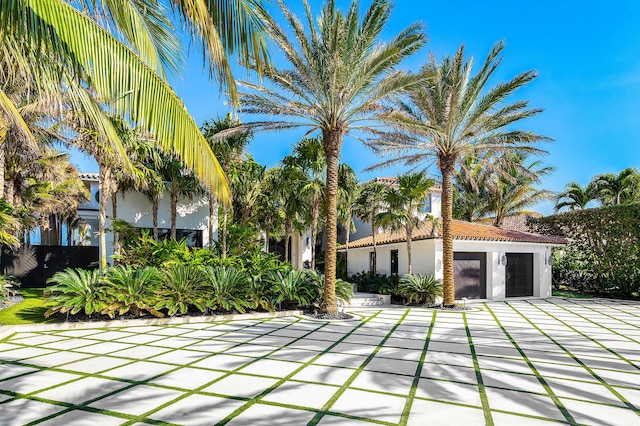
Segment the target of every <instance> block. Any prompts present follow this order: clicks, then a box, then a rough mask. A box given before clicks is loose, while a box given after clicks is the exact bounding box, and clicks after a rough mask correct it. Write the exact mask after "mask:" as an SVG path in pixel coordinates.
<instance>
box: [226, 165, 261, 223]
mask: <svg viewBox="0 0 640 426" xmlns="http://www.w3.org/2000/svg"><path fill="white" fill-rule="evenodd" d="M266 169H267V168H266V167H265V166H262V165H260V164H259V163H258V162H257V161H255V160H254V159H253V157H252V156H250V155H249V154H246V158H245V160H244V161H242V162H241V163H239V164H234V165H233V166H232V167H231V171H230V173H229V181H230V183H231V193H232V194H233V221H234V222H235V223H237V224H238V225H239V226H241V227H243V226H246V225H247V223H248V222H249V221H250V220H251V219H252V215H253V214H254V213H255V212H254V206H255V205H256V203H257V202H258V199H259V198H260V195H261V193H262V183H263V179H264V175H265V172H266Z"/></svg>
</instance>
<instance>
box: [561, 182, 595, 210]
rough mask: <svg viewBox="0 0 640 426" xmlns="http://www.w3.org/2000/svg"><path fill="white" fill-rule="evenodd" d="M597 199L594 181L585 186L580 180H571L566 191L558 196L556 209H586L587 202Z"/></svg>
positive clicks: (566, 186)
mask: <svg viewBox="0 0 640 426" xmlns="http://www.w3.org/2000/svg"><path fill="white" fill-rule="evenodd" d="M595 199H596V193H595V187H594V185H593V183H592V182H589V183H588V184H587V185H586V186H585V187H584V188H583V187H582V186H581V185H580V184H579V183H578V182H569V183H568V184H566V185H565V187H564V191H562V192H561V193H559V194H558V195H557V196H556V205H555V211H556V212H558V211H560V210H562V209H563V208H565V207H568V208H569V210H571V211H573V210H584V209H586V208H587V204H589V203H590V202H591V201H593V200H595Z"/></svg>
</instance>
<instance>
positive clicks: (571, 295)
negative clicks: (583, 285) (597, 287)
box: [552, 290, 593, 299]
mask: <svg viewBox="0 0 640 426" xmlns="http://www.w3.org/2000/svg"><path fill="white" fill-rule="evenodd" d="M552 295H553V296H558V297H566V298H568V299H589V298H592V297H593V296H590V295H588V294H584V293H578V292H577V291H571V290H553V292H552Z"/></svg>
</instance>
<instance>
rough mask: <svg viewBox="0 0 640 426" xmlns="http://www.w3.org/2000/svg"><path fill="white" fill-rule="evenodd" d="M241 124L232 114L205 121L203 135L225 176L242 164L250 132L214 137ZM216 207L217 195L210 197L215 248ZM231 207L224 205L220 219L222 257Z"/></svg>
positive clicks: (210, 241) (223, 255)
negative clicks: (234, 167)
mask: <svg viewBox="0 0 640 426" xmlns="http://www.w3.org/2000/svg"><path fill="white" fill-rule="evenodd" d="M239 124H240V123H239V122H237V121H234V120H233V117H232V115H231V114H227V116H226V117H225V118H224V119H221V118H215V119H210V120H207V121H205V123H204V124H203V125H202V134H203V135H204V137H205V138H206V139H207V141H208V142H209V145H210V146H211V149H212V150H213V153H214V154H215V155H216V158H217V159H218V161H219V162H220V165H221V166H222V170H223V171H224V173H225V175H226V176H228V175H229V172H230V171H231V168H232V167H233V166H234V165H235V164H239V163H240V162H242V155H243V153H244V151H245V149H246V148H247V146H248V145H249V143H250V142H251V138H252V135H251V133H250V132H239V133H234V134H232V135H229V136H228V137H226V138H223V139H214V138H213V136H214V135H216V134H217V133H220V132H222V131H224V130H228V129H233V128H235V127H237V126H238V125H239ZM215 206H216V200H215V193H211V194H210V195H209V245H210V246H211V247H213V217H214V209H215ZM229 208H230V207H229V206H228V205H226V204H223V206H222V218H218V230H219V231H218V232H219V235H220V236H221V240H222V257H226V255H227V222H228V216H229ZM220 224H222V226H220Z"/></svg>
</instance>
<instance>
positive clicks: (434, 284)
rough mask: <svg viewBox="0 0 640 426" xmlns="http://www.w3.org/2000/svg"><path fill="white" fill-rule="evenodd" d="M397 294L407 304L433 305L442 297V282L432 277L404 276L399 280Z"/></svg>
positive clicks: (419, 275)
mask: <svg viewBox="0 0 640 426" xmlns="http://www.w3.org/2000/svg"><path fill="white" fill-rule="evenodd" d="M398 293H399V294H401V295H403V296H407V299H408V301H409V303H413V302H415V303H421V304H423V303H433V302H435V300H436V298H438V297H442V295H443V288H442V281H440V280H437V279H436V278H435V277H434V276H433V275H421V274H406V275H404V276H403V277H402V278H400V282H399V284H398Z"/></svg>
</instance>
